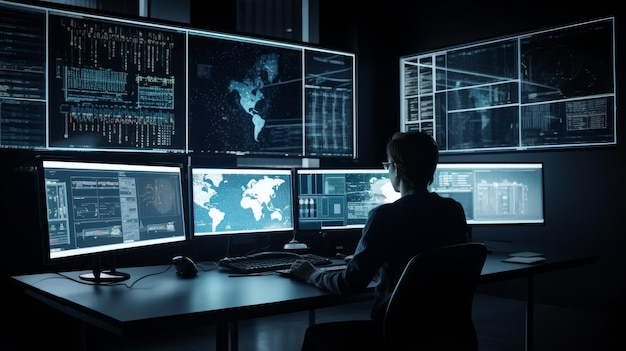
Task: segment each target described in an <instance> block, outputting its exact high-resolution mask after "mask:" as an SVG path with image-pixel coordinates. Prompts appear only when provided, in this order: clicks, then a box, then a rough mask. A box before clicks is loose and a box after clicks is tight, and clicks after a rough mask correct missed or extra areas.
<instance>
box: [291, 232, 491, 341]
mask: <svg viewBox="0 0 626 351" xmlns="http://www.w3.org/2000/svg"><path fill="white" fill-rule="evenodd" d="M486 257H487V247H486V246H485V245H483V244H481V243H463V244H457V245H451V246H445V247H441V248H438V249H435V250H432V251H427V252H423V253H421V254H418V255H416V256H414V257H413V258H412V259H411V260H410V261H409V262H408V264H407V265H406V267H405V269H404V271H403V273H402V275H401V277H400V280H399V281H398V284H397V285H396V287H395V289H394V291H393V293H392V295H391V298H390V300H389V305H388V307H387V311H386V313H385V317H384V321H383V328H382V329H383V330H382V331H380V330H379V329H377V327H376V326H375V325H374V323H373V322H372V321H371V320H353V321H338V322H327V323H321V324H318V325H316V326H314V328H313V330H311V331H309V330H307V333H309V332H312V333H311V334H310V336H311V337H312V338H311V339H312V340H317V341H316V342H319V343H320V345H313V344H305V346H306V347H308V346H311V348H306V347H305V348H303V350H320V349H323V350H346V349H358V348H363V347H367V348H368V349H375V350H382V349H384V350H428V351H449V350H454V351H477V350H478V337H477V335H476V329H475V327H474V322H473V320H472V305H473V299H474V292H475V291H476V286H477V284H478V279H479V277H480V274H481V271H482V267H483V265H484V263H485V259H486ZM331 340H332V341H331ZM329 344H332V345H329Z"/></svg>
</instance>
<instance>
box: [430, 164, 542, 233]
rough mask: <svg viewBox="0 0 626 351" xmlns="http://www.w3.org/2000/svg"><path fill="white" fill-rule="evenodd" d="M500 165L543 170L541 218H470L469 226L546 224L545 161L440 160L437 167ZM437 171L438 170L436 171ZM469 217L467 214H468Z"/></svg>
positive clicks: (467, 167) (507, 167)
mask: <svg viewBox="0 0 626 351" xmlns="http://www.w3.org/2000/svg"><path fill="white" fill-rule="evenodd" d="M492 166H498V167H500V169H503V170H504V169H516V168H517V169H522V168H529V169H531V168H537V169H539V170H540V171H541V191H540V194H539V195H540V197H541V201H540V202H541V219H537V220H476V219H470V220H467V225H468V227H470V228H471V227H493V226H503V225H512V226H518V225H539V226H541V225H545V224H546V203H545V201H546V199H545V197H546V192H545V189H546V187H545V167H544V162H542V161H527V162H524V161H520V162H515V161H513V162H439V163H438V164H437V168H438V169H439V168H440V167H450V168H453V169H456V168H461V169H462V168H466V169H476V168H484V169H487V168H488V167H492ZM435 172H436V171H435ZM431 187H432V185H429V186H428V188H429V191H432V190H431V189H432V188H431ZM466 217H467V214H466Z"/></svg>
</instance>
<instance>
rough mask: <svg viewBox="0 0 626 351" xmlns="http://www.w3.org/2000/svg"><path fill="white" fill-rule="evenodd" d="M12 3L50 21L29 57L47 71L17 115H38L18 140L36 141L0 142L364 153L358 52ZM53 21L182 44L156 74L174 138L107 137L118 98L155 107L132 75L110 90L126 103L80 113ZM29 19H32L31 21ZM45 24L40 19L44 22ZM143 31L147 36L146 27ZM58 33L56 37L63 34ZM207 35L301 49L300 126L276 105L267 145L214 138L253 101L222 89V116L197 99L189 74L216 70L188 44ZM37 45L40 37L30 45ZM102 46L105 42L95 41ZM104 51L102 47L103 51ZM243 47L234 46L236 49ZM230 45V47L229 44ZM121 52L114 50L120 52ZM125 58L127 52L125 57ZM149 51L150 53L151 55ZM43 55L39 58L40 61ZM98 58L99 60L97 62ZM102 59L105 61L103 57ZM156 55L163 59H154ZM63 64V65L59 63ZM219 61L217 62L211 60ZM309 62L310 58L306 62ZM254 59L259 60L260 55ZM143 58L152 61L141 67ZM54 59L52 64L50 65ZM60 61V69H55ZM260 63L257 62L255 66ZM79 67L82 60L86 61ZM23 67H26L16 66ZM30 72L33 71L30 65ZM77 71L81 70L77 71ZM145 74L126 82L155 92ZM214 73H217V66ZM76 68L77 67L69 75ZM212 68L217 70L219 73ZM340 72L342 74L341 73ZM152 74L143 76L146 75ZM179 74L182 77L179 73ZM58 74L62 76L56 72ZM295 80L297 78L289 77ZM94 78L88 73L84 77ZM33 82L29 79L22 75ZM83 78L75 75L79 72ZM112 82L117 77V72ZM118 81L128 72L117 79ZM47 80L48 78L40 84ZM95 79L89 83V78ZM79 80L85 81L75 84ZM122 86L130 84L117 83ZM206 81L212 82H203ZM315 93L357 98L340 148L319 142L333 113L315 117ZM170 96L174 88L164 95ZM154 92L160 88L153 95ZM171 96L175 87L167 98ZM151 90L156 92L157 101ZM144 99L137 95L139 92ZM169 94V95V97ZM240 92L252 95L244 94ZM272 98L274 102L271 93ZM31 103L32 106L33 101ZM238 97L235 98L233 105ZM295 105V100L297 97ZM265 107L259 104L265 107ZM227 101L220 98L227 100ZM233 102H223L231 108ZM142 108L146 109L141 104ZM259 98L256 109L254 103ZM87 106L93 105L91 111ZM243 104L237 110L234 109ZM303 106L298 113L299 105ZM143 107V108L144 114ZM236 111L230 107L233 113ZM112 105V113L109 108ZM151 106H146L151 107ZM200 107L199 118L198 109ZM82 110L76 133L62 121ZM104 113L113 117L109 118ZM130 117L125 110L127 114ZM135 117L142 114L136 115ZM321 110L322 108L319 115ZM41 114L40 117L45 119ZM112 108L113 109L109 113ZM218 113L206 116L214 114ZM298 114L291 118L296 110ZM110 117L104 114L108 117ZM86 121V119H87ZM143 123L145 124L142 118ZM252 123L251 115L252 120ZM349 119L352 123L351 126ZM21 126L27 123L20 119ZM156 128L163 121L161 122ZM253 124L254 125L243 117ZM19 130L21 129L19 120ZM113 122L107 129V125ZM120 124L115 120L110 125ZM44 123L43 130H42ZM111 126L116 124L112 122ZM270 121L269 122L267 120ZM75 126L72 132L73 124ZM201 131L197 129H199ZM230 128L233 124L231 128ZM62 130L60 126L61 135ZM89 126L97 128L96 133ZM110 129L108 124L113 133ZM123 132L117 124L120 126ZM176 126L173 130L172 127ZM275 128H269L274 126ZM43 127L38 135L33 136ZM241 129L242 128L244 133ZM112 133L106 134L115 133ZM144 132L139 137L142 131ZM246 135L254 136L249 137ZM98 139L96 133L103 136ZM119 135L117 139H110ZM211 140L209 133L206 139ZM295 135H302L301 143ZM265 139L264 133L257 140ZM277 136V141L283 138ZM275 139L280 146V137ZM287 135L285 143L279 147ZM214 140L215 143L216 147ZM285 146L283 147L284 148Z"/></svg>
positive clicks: (75, 147) (59, 147) (112, 148)
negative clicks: (66, 88) (65, 83)
mask: <svg viewBox="0 0 626 351" xmlns="http://www.w3.org/2000/svg"><path fill="white" fill-rule="evenodd" d="M5 8H6V9H10V10H11V11H14V12H16V13H17V14H18V15H20V16H18V15H15V16H14V17H18V20H23V21H24V22H27V21H28V20H29V18H22V17H21V15H22V14H24V16H27V15H30V16H33V15H36V16H38V17H42V20H41V21H40V22H41V25H42V26H43V28H38V29H37V30H38V31H37V34H38V35H40V36H41V38H36V39H37V43H36V44H38V45H39V46H41V49H40V50H39V51H37V54H39V55H41V56H42V58H40V59H39V60H36V59H35V58H33V59H32V61H33V62H30V61H29V62H28V64H30V65H31V66H37V67H38V68H39V70H40V71H41V72H38V75H37V76H36V79H35V78H32V79H31V80H32V81H28V82H27V83H30V84H31V85H34V84H35V83H34V82H33V81H36V82H38V83H39V84H41V89H40V90H41V92H40V93H39V96H38V97H37V98H36V99H31V100H36V101H33V102H29V105H28V106H27V107H28V108H29V109H28V111H31V110H33V111H35V112H32V111H31V113H30V114H27V112H21V113H20V114H19V116H18V117H15V119H19V120H20V121H26V120H27V118H32V119H33V121H32V122H31V124H33V125H34V124H37V127H36V128H31V129H34V130H32V131H31V130H28V133H32V134H33V135H26V133H25V134H24V135H21V136H19V138H21V139H26V138H29V140H34V139H35V137H36V139H37V140H36V141H31V142H27V141H23V140H21V139H20V140H19V141H17V142H15V141H11V140H10V139H9V138H6V139H7V141H6V142H5V140H2V138H3V135H0V149H2V148H16V149H24V150H41V151H70V152H71V151H81V152H83V151H88V152H100V151H106V152H119V153H129V152H130V153H135V152H140V153H163V154H169V153H174V154H185V155H195V156H201V155H214V156H224V155H227V156H250V157H276V158H283V157H315V158H329V159H331V158H337V159H356V158H357V157H358V156H357V155H358V132H357V125H358V123H357V88H358V84H357V72H356V71H357V57H356V53H354V52H349V51H344V50H337V49H332V48H324V47H322V46H320V45H315V44H312V43H311V44H309V43H307V44H304V43H297V42H289V41H285V40H277V39H268V38H264V37H261V36H256V37H254V36H244V35H242V34H239V33H226V32H217V31H209V30H205V29H201V28H192V27H190V26H184V25H181V24H175V23H171V22H166V21H158V19H153V18H151V19H145V18H140V17H134V16H120V15H111V14H107V13H100V12H95V11H87V10H85V9H80V10H76V8H73V7H68V6H60V5H54V4H49V5H40V4H38V5H31V4H20V3H13V2H7V1H3V0H0V9H5ZM51 19H58V20H59V21H56V22H62V21H61V20H63V21H65V20H74V21H79V22H84V23H91V24H93V23H95V24H103V25H107V26H119V27H121V28H122V29H124V30H127V29H137V30H141V31H145V32H150V33H166V34H168V35H171V36H172V39H171V43H170V44H171V45H174V44H176V45H175V49H172V55H173V56H172V57H173V59H172V61H173V63H172V68H171V69H172V70H175V71H173V72H175V74H176V75H175V74H174V73H172V74H171V75H169V74H167V75H166V76H164V77H161V75H159V77H156V78H159V79H160V80H161V81H162V82H163V83H162V84H167V85H168V87H169V86H170V85H171V100H172V101H175V103H171V104H169V103H166V107H165V108H163V107H161V108H158V109H157V111H159V112H161V111H162V112H163V116H161V117H159V118H161V120H162V122H163V127H162V128H163V133H165V134H166V136H167V137H169V138H170V139H171V140H170V141H171V142H170V143H168V142H161V143H159V144H158V145H153V143H152V142H151V141H152V140H150V142H148V141H146V140H143V139H141V138H147V137H145V135H151V133H150V132H146V131H143V130H142V131H139V132H137V133H134V134H132V133H130V132H129V134H132V135H135V136H136V137H137V138H140V139H141V140H139V142H137V143H135V144H133V141H132V140H126V139H125V138H120V139H119V140H118V141H117V142H118V143H119V142H122V143H124V144H123V145H122V146H120V145H117V144H115V143H114V142H108V141H107V140H106V138H104V137H102V135H101V134H105V133H104V127H102V126H100V123H101V122H102V121H104V120H105V119H107V118H110V119H108V121H112V122H110V124H108V123H105V124H106V125H107V126H108V125H116V126H120V130H122V127H121V123H117V121H116V119H117V116H118V113H117V112H116V113H113V114H106V113H105V112H106V111H108V109H107V108H108V107H107V106H106V105H107V104H110V105H115V106H117V105H116V104H118V105H120V106H123V107H128V108H129V109H130V111H131V112H129V113H128V115H129V116H130V117H128V119H129V120H131V121H132V120H133V119H136V120H143V119H144V117H143V115H141V112H142V111H145V109H146V106H147V107H148V108H150V107H151V105H150V104H149V103H147V102H146V101H144V102H143V103H141V101H139V100H138V101H137V102H135V101H134V100H133V99H134V98H135V96H139V95H140V94H139V93H138V92H137V91H135V90H133V89H134V88H132V87H129V86H132V85H135V84H139V83H132V84H131V83H128V84H126V85H127V87H125V88H124V89H122V88H120V90H121V91H120V92H117V94H113V96H116V97H117V96H118V95H119V96H123V97H124V98H126V99H129V101H124V102H119V101H117V100H115V101H108V102H104V101H98V100H97V99H96V101H95V102H91V103H86V104H85V105H86V112H84V113H83V112H80V113H79V112H77V111H79V110H80V108H81V107H82V105H81V106H78V104H80V103H81V102H80V101H82V100H84V99H80V98H79V97H74V99H73V100H72V101H71V103H70V101H66V100H65V99H64V98H63V97H62V95H63V94H62V91H60V90H59V89H53V87H57V86H59V84H61V83H60V78H59V77H65V75H62V74H57V73H56V71H57V70H61V71H62V69H60V68H59V67H56V66H62V65H61V63H62V62H63V58H58V57H54V53H53V51H55V50H52V49H53V48H51V46H52V45H53V44H54V43H55V42H54V40H52V41H51V40H50V38H56V36H57V35H58V33H57V34H55V35H51V34H50V31H51V30H53V29H58V27H56V28H51V27H50V26H51V25H52V24H53V23H51V22H55V21H51ZM31 22H32V21H31ZM37 24H39V23H37ZM58 32H59V33H61V32H63V33H65V32H67V31H58ZM11 34H13V32H11V33H8V34H7V35H11ZM144 35H146V34H144ZM57 39H58V38H57ZM204 40H210V41H215V42H219V43H222V44H226V45H227V46H228V45H231V44H232V46H236V45H248V46H250V47H251V48H256V49H258V50H270V51H271V50H279V51H281V50H285V51H293V52H294V53H297V54H298V55H299V56H300V58H299V59H300V61H301V62H300V63H299V64H298V65H295V66H298V67H297V69H299V70H300V74H299V75H298V76H297V77H291V76H290V77H289V78H290V81H289V82H291V83H293V84H297V85H298V87H299V89H300V91H299V92H298V94H300V95H301V99H300V100H301V101H300V104H299V106H296V107H295V108H293V109H291V110H290V111H291V112H293V113H294V115H296V114H297V117H298V118H297V119H298V123H296V124H293V123H290V122H289V121H288V118H285V116H282V115H278V116H277V114H276V112H275V111H273V110H272V111H269V112H268V114H267V116H268V118H270V116H271V121H272V123H270V122H269V121H268V123H267V127H266V128H264V130H265V132H266V133H267V134H268V135H269V136H270V137H266V138H265V139H263V140H265V142H266V143H265V144H263V146H262V147H263V149H261V146H258V145H260V144H259V143H252V144H253V145H254V146H255V147H249V146H248V145H245V144H238V143H240V142H241V138H237V137H236V135H237V134H232V135H233V137H230V136H229V137H230V138H231V139H230V140H228V139H227V140H226V141H227V142H225V143H217V141H216V139H219V138H222V137H224V135H227V133H234V132H237V131H239V130H241V129H242V128H238V127H236V126H235V127H234V126H233V124H235V123H234V122H229V121H228V120H229V119H231V120H233V119H235V118H234V116H239V115H241V114H242V113H244V114H245V113H249V111H251V110H249V109H246V108H244V106H243V105H242V106H239V104H232V101H231V100H232V98H233V93H232V92H231V93H228V94H224V95H219V99H217V100H219V101H218V102H220V104H221V103H223V104H226V101H227V100H228V102H231V104H230V105H227V106H226V107H228V108H230V109H231V110H230V111H226V112H224V111H223V110H222V109H221V107H220V108H217V109H216V111H218V112H216V113H215V114H212V115H211V116H207V106H206V105H205V104H207V103H208V104H211V105H216V101H209V102H207V99H206V98H202V97H199V98H197V99H194V98H193V97H192V94H193V91H192V90H193V89H192V84H191V81H192V78H193V77H194V76H193V74H194V72H195V73H198V71H202V72H201V74H204V75H208V77H211V72H210V68H211V67H210V66H211V65H210V63H211V61H207V62H205V61H202V62H195V61H193V57H192V52H193V49H194V48H193V47H190V45H191V43H193V42H196V41H197V42H202V41H204ZM56 44H57V49H59V50H60V49H64V48H65V47H66V46H69V44H68V42H67V41H63V40H62V38H61V39H59V40H57V41H56ZM30 45H31V46H33V45H34V44H30ZM93 45H99V44H93ZM117 47H118V48H119V47H121V45H117ZM99 50H100V51H106V50H104V49H99ZM96 51H97V50H96ZM233 51H236V50H233ZM224 52H225V53H227V52H228V51H226V50H224ZM113 56H115V55H113ZM118 56H121V55H118ZM144 56H146V55H144ZM337 57H339V58H341V60H339V59H337ZM35 61H36V62H35ZM95 61H97V60H95ZM100 61H104V60H103V59H101V60H100ZM157 61H158V60H157ZM227 61H228V62H232V63H231V64H230V65H226V67H227V68H229V69H233V70H235V71H240V70H241V69H242V67H241V62H238V61H237V60H235V59H233V58H232V57H226V58H223V57H222V58H221V60H219V62H227ZM340 61H341V62H342V63H343V65H344V66H346V67H348V69H338V68H337V66H338V65H339V64H338V62H340ZM58 62H60V63H58ZM214 62H217V61H214ZM307 62H309V63H307ZM117 63H118V62H113V64H112V65H115V64H117ZM197 64H202V65H204V66H205V69H206V70H208V72H207V71H204V70H202V69H200V68H199V67H197V66H196V65H197ZM99 65H104V64H102V63H98V64H91V65H89V64H85V63H83V66H84V69H86V70H89V69H91V70H92V71H98V72H100V71H99V70H98V69H102V68H105V69H102V71H112V70H114V69H112V68H111V67H109V66H106V65H104V66H106V67H101V66H99ZM256 65H259V63H257V64H256ZM144 66H145V65H144ZM50 67H52V68H50ZM55 67H56V69H55ZM255 68H256V66H255ZM81 69H82V68H81ZM18 71H19V70H18ZM27 71H28V70H27ZM79 73H80V72H79ZM119 73H127V74H129V75H130V74H131V73H135V72H132V71H131V72H127V71H124V70H123V69H119ZM139 73H141V74H142V75H140V74H136V76H137V77H135V79H134V80H133V79H132V77H129V78H128V80H129V81H137V79H139V80H140V82H141V84H142V87H144V88H143V90H142V91H144V92H146V94H148V95H149V94H150V91H152V90H151V88H152V87H153V86H152V85H151V84H152V82H151V81H152V80H154V79H156V78H155V77H153V74H150V73H144V72H139ZM214 73H215V72H214ZM70 74H71V73H70ZM214 75H215V74H214ZM336 75H341V76H340V77H339V78H338V77H337V76H336ZM76 76H80V77H82V75H80V74H77V75H76ZM85 76H88V77H91V76H93V75H92V74H86V75H85ZM144 76H145V77H144ZM179 76H180V77H179ZM54 78H57V79H56V80H55V79H54ZM292 78H293V79H292ZM85 79H87V78H85ZM174 79H175V80H176V82H175V83H176V84H174V83H173V82H171V81H173V80H174ZM238 79H244V81H246V80H247V79H248V78H247V77H237V80H238ZM281 79H283V77H277V79H276V81H272V82H268V84H266V86H273V88H272V89H276V88H275V87H276V86H280V85H283V84H286V83H287V82H283V81H281ZM24 80H26V78H24ZM77 80H78V79H77ZM113 80H115V79H113ZM119 80H120V81H121V78H120V79H119ZM39 81H41V82H43V83H41V82H39ZM339 81H344V82H343V83H344V84H343V85H342V84H341V83H338V82H339ZM87 83H89V82H85V85H86V86H88V85H89V84H87ZM77 84H78V83H77ZM120 85H123V84H121V83H120ZM202 85H209V84H208V83H206V82H205V80H203V84H202ZM13 88H14V87H13V86H9V87H8V92H9V93H8V95H7V96H6V97H5V99H6V100H7V101H11V102H12V105H17V104H18V103H17V102H19V103H20V104H26V102H27V101H26V100H25V99H17V98H16V97H15V96H13V95H12V91H13ZM287 91H288V93H289V94H292V93H293V89H287ZM316 91H325V92H326V93H327V92H329V91H334V92H336V93H337V94H342V95H343V94H345V95H346V96H349V98H350V101H349V102H347V103H346V110H347V108H348V106H349V108H350V109H351V111H349V113H346V115H345V119H344V122H345V123H344V126H345V128H346V130H345V131H344V132H343V133H342V134H341V135H337V136H336V137H337V138H339V137H341V138H342V139H343V140H344V141H345V142H344V143H343V144H342V145H343V146H342V147H341V148H335V147H333V146H332V144H329V143H321V144H320V143H319V140H317V139H318V138H319V136H318V134H319V133H318V131H317V130H315V129H316V128H323V127H324V125H325V124H326V123H328V121H326V120H324V119H322V117H318V116H317V115H316V113H317V110H315V109H312V108H311V107H310V105H312V104H313V98H309V94H314V93H315V92H316ZM166 93H167V94H170V90H169V89H168V90H167V92H164V94H166ZM286 94H287V93H283V94H274V96H273V97H272V99H276V97H278V98H282V99H283V100H285V101H291V100H293V99H290V95H286ZM155 95H158V94H156V93H155ZM253 95H255V96H256V98H258V97H259V96H261V97H262V96H263V94H258V93H257V94H253ZM267 95H268V96H267V97H266V98H265V102H264V103H260V105H263V106H265V107H267V106H269V105H276V106H280V105H281V104H280V103H274V104H272V103H271V102H268V101H270V100H272V99H270V95H272V94H267ZM169 96H170V95H168V97H169ZM144 98H145V99H146V100H147V101H152V100H154V97H151V96H147V97H144ZM151 98H152V99H151ZM137 99H138V98H137ZM165 100H167V99H165ZM241 100H245V99H243V97H242V99H241ZM272 101H273V100H272ZM73 104H76V106H75V107H76V109H75V111H74V112H71V111H70V110H69V108H64V109H63V111H62V116H64V122H61V123H56V122H55V123H52V121H53V120H54V121H59V120H61V119H60V118H53V114H55V113H56V114H57V115H55V116H56V117H59V116H61V111H60V108H59V107H60V106H64V105H70V107H71V106H73ZM31 105H32V106H31ZM92 105H93V106H95V107H98V106H99V105H102V106H104V107H102V108H99V109H96V112H94V113H91V112H90V110H89V109H90V108H91V107H92ZM231 105H232V106H231ZM296 105H297V104H296ZM263 106H262V107H263ZM222 107H223V106H222ZM18 108H19V109H20V110H22V111H27V108H26V107H23V106H17V107H15V108H14V109H13V110H18ZM228 108H227V109H226V110H228ZM140 109H143V110H140ZM256 109H257V108H256V106H255V108H254V109H253V110H256ZM87 110H89V111H87ZM235 110H236V111H235ZM296 110H297V111H296ZM137 111H138V112H137ZM235 112H236V114H233V113H235ZM107 113H108V112H107ZM144 113H145V112H144ZM194 113H196V115H195V117H192V115H193V114H194ZM79 114H80V115H81V116H82V117H83V118H84V121H83V122H81V123H82V124H81V126H80V127H77V128H76V130H77V131H76V132H74V131H73V129H72V128H70V129H65V127H66V126H65V123H68V121H70V122H72V123H78V122H77V121H78V120H79V119H78V118H74V117H75V116H74V115H76V116H78V115H79ZM105 115H106V116H105ZM122 115H123V113H122ZM136 115H140V116H139V117H137V116H136ZM320 115H323V114H320ZM39 116H41V117H39ZM92 116H99V118H98V119H97V118H92ZM111 116H113V117H111ZM209 117H210V118H211V120H209V121H208V122H207V121H206V120H208V118H209ZM170 119H172V120H173V121H175V123H173V122H170ZM292 119H293V118H292ZM144 122H145V124H146V125H148V127H150V128H157V124H156V123H155V124H154V125H152V124H150V123H151V122H146V121H144ZM102 123H104V122H102ZM83 124H84V125H83ZM135 124H136V123H125V125H126V126H128V128H137V129H139V128H148V127H140V126H137V127H132V126H134V125H135ZM137 124H139V123H137ZM216 124H219V125H220V126H223V128H218V129H219V130H222V132H223V133H219V132H218V133H217V134H210V133H212V131H213V130H215V128H214V127H215V125H216ZM251 124H253V123H251ZM348 124H351V125H350V126H349V127H348V126H347V125H348ZM171 125H173V126H174V127H175V128H174V129H175V132H173V131H171V130H170V129H171V128H170V127H171ZM256 126H257V123H256V122H255V123H254V128H257V127H256ZM22 127H23V126H22ZM91 127H93V128H94V130H95V129H97V128H103V129H102V131H100V130H98V132H100V133H98V132H96V133H91V131H92V129H91ZM158 127H159V128H161V127H160V125H159V126H158ZM246 127H248V125H247V124H246ZM20 128H21V127H20ZM107 128H108V127H107ZM111 128H113V127H111ZM40 129H41V131H40ZM113 129H114V128H113ZM262 129H263V128H262ZM68 130H69V132H68ZM201 130H202V131H204V132H200V131H201ZM233 130H235V131H234V132H233ZM284 130H288V131H289V133H286V132H285V133H284V134H288V135H286V136H285V135H283V134H282V133H283V131H284ZM54 132H56V133H54ZM89 133H91V134H89ZM107 133H108V132H107ZM119 133H121V132H118V134H119ZM167 133H170V134H167ZM270 133H271V134H270ZM35 134H36V135H35ZM239 135H241V134H239ZM110 136H111V135H109V137H110ZM140 136H141V137H140ZM246 136H247V135H246ZM96 139H97V140H96ZM113 139H114V138H113ZM207 140H209V141H210V143H209V142H207ZM294 140H297V141H294ZM257 141H258V140H257ZM277 141H278V142H277ZM274 143H275V144H276V145H275V144H274ZM281 143H282V145H281ZM207 145H213V147H212V148H209V149H203V148H204V147H206V146H207ZM216 145H217V146H216ZM231 145H242V146H241V147H240V146H236V147H234V148H232V147H231ZM285 149H286V151H285Z"/></svg>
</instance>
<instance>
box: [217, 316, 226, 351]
mask: <svg viewBox="0 0 626 351" xmlns="http://www.w3.org/2000/svg"><path fill="white" fill-rule="evenodd" d="M228 334H229V333H228V322H218V323H217V325H216V331H215V350H217V351H228Z"/></svg>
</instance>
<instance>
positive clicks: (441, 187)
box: [430, 163, 545, 225]
mask: <svg viewBox="0 0 626 351" xmlns="http://www.w3.org/2000/svg"><path fill="white" fill-rule="evenodd" d="M543 183H544V182H543V164H542V163H440V164H438V165H437V169H436V170H435V175H434V179H433V183H432V184H431V185H430V190H431V191H433V192H436V193H438V194H439V195H441V196H443V197H450V198H453V199H455V200H457V201H458V202H460V203H461V205H463V209H464V210H465V217H466V219H467V223H468V224H470V225H471V224H474V225H480V224H530V223H535V224H543V223H544V221H545V218H544V189H543Z"/></svg>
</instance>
